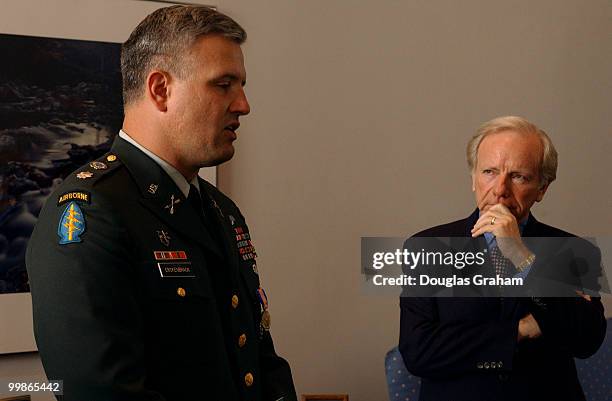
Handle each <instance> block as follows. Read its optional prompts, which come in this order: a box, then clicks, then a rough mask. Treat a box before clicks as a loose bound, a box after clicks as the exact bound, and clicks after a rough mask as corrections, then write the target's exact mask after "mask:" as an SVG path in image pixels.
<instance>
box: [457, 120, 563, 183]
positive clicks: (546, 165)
mask: <svg viewBox="0 0 612 401" xmlns="http://www.w3.org/2000/svg"><path fill="white" fill-rule="evenodd" d="M502 131H513V132H517V133H519V134H537V135H538V137H539V138H540V141H542V146H543V148H544V151H543V152H542V160H541V165H540V185H542V186H544V185H548V184H550V183H551V182H553V181H554V180H555V178H557V163H558V155H557V150H556V149H555V146H554V145H553V143H552V141H551V140H550V137H549V136H548V135H547V134H546V132H544V131H543V130H542V129H540V128H538V127H537V126H536V125H535V124H533V123H531V122H529V121H527V120H526V119H524V118H522V117H516V116H504V117H497V118H494V119H493V120H491V121H487V122H486V123H484V124H482V125H481V126H480V128H478V131H477V132H476V135H474V136H473V137H472V139H470V141H469V142H468V145H467V152H466V153H467V162H468V166H469V167H470V171H471V172H474V170H475V169H476V163H477V157H478V147H479V146H480V143H481V142H482V140H483V139H484V138H485V137H486V136H487V135H491V134H494V133H496V132H502Z"/></svg>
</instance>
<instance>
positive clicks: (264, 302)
mask: <svg viewBox="0 0 612 401" xmlns="http://www.w3.org/2000/svg"><path fill="white" fill-rule="evenodd" d="M257 299H259V304H260V307H261V320H260V322H259V334H260V336H263V332H264V331H270V323H271V318H270V311H269V310H268V306H269V305H268V297H267V296H266V292H265V291H264V289H263V288H261V287H259V288H258V289H257Z"/></svg>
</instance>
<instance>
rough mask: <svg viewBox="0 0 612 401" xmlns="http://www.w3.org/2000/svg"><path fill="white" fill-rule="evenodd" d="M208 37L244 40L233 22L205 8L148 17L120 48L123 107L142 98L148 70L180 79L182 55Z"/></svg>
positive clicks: (180, 8) (164, 10)
mask: <svg viewBox="0 0 612 401" xmlns="http://www.w3.org/2000/svg"><path fill="white" fill-rule="evenodd" d="M211 34H218V35H221V36H223V37H225V38H227V39H230V40H232V41H234V42H236V43H238V44H242V43H244V41H245V40H246V36H247V35H246V32H245V30H244V29H243V28H242V27H241V26H240V25H239V24H238V23H237V22H236V21H234V20H233V19H231V18H230V17H228V16H227V15H225V14H222V13H220V12H218V11H217V10H215V9H213V8H210V7H206V6H170V7H164V8H160V9H158V10H156V11H154V12H153V13H151V14H149V15H148V16H147V17H146V18H145V19H144V20H142V22H140V24H138V26H137V27H136V28H135V29H134V31H133V32H132V33H131V35H130V37H129V38H128V40H127V41H126V42H125V43H124V44H123V46H121V75H122V77H123V104H124V107H125V106H127V105H128V104H130V103H132V102H134V101H136V100H138V99H139V98H140V97H141V96H142V93H143V85H144V84H145V82H144V81H145V79H146V76H147V73H148V72H149V71H150V70H151V69H153V68H161V69H164V70H167V71H169V72H172V73H174V74H176V75H177V76H179V77H182V76H183V75H184V72H185V68H184V67H185V63H184V56H185V54H186V52H187V51H188V50H189V48H190V47H191V46H192V45H193V44H194V43H195V41H196V40H197V39H199V38H200V37H202V36H204V35H211Z"/></svg>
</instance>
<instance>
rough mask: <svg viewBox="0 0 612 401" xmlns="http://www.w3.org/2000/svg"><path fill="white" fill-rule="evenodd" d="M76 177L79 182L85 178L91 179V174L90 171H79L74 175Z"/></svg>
mask: <svg viewBox="0 0 612 401" xmlns="http://www.w3.org/2000/svg"><path fill="white" fill-rule="evenodd" d="M76 177H77V178H80V179H81V180H84V179H86V178H91V177H93V173H92V172H91V171H81V172H80V173H78V174H77V175H76Z"/></svg>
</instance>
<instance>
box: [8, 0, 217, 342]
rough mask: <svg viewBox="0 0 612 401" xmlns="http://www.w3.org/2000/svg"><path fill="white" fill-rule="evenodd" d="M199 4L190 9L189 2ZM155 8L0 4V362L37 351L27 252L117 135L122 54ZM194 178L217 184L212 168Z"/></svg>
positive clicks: (64, 2)
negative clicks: (42, 215)
mask: <svg viewBox="0 0 612 401" xmlns="http://www.w3.org/2000/svg"><path fill="white" fill-rule="evenodd" d="M194 3H196V2H194ZM168 5H169V4H167V2H156V1H137V0H127V1H121V2H118V1H101V0H80V1H78V2H75V1H73V0H57V1H55V2H53V4H49V5H46V3H42V4H41V3H40V2H37V1H36V2H35V1H32V0H5V1H4V2H3V12H2V14H0V27H1V28H0V29H1V31H0V51H2V54H3V62H2V63H0V324H1V325H2V330H0V354H4V353H18V352H29V351H36V344H35V341H34V336H33V329H32V311H31V298H30V294H29V285H28V279H27V272H26V269H25V250H26V247H27V242H28V239H29V237H30V234H31V232H32V230H33V228H34V225H35V224H36V220H37V216H38V213H39V212H40V210H41V208H42V206H43V204H44V202H45V201H46V199H47V197H48V196H49V195H50V193H51V192H52V191H53V190H54V188H55V187H57V185H59V183H61V181H62V180H63V179H64V178H65V177H66V176H67V175H68V174H69V173H71V172H72V171H74V170H75V169H77V168H78V167H79V166H81V165H83V164H85V163H87V162H88V161H90V160H91V159H94V158H97V157H99V156H101V155H102V154H104V153H105V152H107V151H108V150H109V149H110V146H111V144H112V141H113V139H114V138H115V136H116V135H117V133H118V131H119V129H120V128H121V124H122V120H123V104H122V93H121V72H120V51H121V43H122V42H124V41H125V40H126V39H127V38H128V36H129V34H130V32H131V31H132V30H133V29H134V27H135V26H136V25H137V24H138V23H139V22H140V21H141V20H142V19H143V18H144V17H145V16H146V15H148V14H149V13H151V12H152V11H154V10H155V9H157V8H160V7H165V6H168ZM200 175H201V176H202V177H203V178H205V179H206V180H208V181H209V182H211V183H212V184H214V185H216V169H215V168H206V169H202V170H201V171H200Z"/></svg>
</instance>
